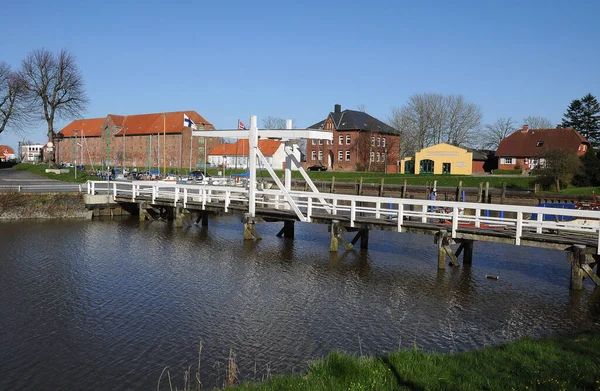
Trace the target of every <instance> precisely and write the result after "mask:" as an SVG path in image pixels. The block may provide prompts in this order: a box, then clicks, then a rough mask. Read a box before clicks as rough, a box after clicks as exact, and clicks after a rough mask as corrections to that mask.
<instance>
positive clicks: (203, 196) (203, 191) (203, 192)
mask: <svg viewBox="0 0 600 391" xmlns="http://www.w3.org/2000/svg"><path fill="white" fill-rule="evenodd" d="M206 192H207V190H206V188H205V187H203V188H202V210H206Z"/></svg>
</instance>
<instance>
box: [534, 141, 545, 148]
mask: <svg viewBox="0 0 600 391" xmlns="http://www.w3.org/2000/svg"><path fill="white" fill-rule="evenodd" d="M542 145H544V142H543V141H538V142H537V144H535V146H536V147H541V146H542Z"/></svg>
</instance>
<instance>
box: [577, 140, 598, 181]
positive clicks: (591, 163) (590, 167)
mask: <svg viewBox="0 0 600 391" xmlns="http://www.w3.org/2000/svg"><path fill="white" fill-rule="evenodd" d="M579 161H580V162H581V167H580V169H579V170H578V171H577V173H576V174H575V176H574V177H573V184H574V185H575V186H580V187H587V186H598V185H600V159H599V158H598V155H597V154H596V151H594V150H593V149H592V148H590V149H588V151H587V152H586V153H585V155H583V156H582V157H580V158H579Z"/></svg>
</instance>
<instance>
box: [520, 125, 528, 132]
mask: <svg viewBox="0 0 600 391" xmlns="http://www.w3.org/2000/svg"><path fill="white" fill-rule="evenodd" d="M528 130H529V125H523V129H522V130H521V131H522V132H527V131H528Z"/></svg>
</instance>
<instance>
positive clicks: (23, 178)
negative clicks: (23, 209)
mask: <svg viewBox="0 0 600 391" xmlns="http://www.w3.org/2000/svg"><path fill="white" fill-rule="evenodd" d="M79 187H80V184H79V183H70V182H62V181H59V180H56V179H50V178H46V177H43V176H41V175H37V174H33V173H31V172H28V171H23V170H16V169H14V168H2V169H0V191H23V192H29V193H72V192H77V191H79Z"/></svg>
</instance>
